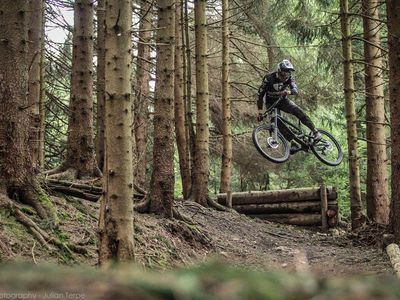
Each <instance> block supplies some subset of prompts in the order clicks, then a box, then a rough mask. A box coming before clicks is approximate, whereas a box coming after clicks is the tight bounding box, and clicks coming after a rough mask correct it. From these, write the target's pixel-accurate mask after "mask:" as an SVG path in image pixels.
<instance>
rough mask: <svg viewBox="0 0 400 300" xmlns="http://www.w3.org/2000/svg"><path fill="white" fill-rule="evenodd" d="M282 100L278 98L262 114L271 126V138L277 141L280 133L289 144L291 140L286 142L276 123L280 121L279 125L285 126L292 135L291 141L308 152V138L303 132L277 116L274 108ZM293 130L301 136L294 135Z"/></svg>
mask: <svg viewBox="0 0 400 300" xmlns="http://www.w3.org/2000/svg"><path fill="white" fill-rule="evenodd" d="M281 99H282V98H279V99H278V100H277V101H276V102H275V103H274V104H272V105H271V107H270V108H268V109H267V110H266V112H265V113H264V117H265V118H267V119H268V120H270V121H269V123H270V124H271V125H272V126H273V130H274V132H273V138H274V139H275V140H278V131H280V132H281V133H282V135H283V137H284V138H285V139H286V140H287V141H288V142H291V140H288V139H287V137H286V136H285V135H284V133H283V132H282V131H281V130H280V129H279V125H278V122H279V121H281V124H282V125H283V126H285V127H286V128H285V129H287V130H288V131H290V133H291V134H292V135H293V139H294V140H295V141H296V142H297V143H298V144H300V145H301V149H302V150H304V151H308V150H309V149H310V144H309V142H308V141H309V140H310V137H309V136H308V135H306V134H305V133H304V132H303V130H302V129H301V128H300V127H299V126H296V125H295V124H293V123H292V122H290V121H288V120H286V119H284V118H283V117H282V116H281V115H280V114H279V109H278V108H277V107H276V106H277V105H278V103H279V102H280V101H281ZM292 128H293V129H295V130H296V131H297V132H299V133H301V134H296V133H295V132H293V130H292Z"/></svg>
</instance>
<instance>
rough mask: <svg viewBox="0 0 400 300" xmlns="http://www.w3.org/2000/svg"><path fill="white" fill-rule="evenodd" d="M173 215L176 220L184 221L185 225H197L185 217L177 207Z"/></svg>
mask: <svg viewBox="0 0 400 300" xmlns="http://www.w3.org/2000/svg"><path fill="white" fill-rule="evenodd" d="M172 215H173V218H174V219H177V220H180V221H183V222H185V223H188V224H190V225H195V223H194V222H193V220H192V219H191V218H189V217H187V216H185V215H184V214H182V213H180V212H179V210H178V209H177V208H176V207H173V208H172Z"/></svg>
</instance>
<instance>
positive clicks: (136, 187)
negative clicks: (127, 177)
mask: <svg viewBox="0 0 400 300" xmlns="http://www.w3.org/2000/svg"><path fill="white" fill-rule="evenodd" d="M134 188H135V190H136V191H137V192H138V193H139V194H143V195H147V191H146V190H145V189H144V188H142V187H140V186H138V185H137V184H134Z"/></svg>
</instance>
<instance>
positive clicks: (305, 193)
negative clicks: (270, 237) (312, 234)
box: [217, 184, 339, 230]
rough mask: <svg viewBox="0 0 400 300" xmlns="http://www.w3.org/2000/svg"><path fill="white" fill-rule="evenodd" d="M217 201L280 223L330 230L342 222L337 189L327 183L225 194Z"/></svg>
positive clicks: (247, 213) (246, 213) (243, 212)
mask: <svg viewBox="0 0 400 300" xmlns="http://www.w3.org/2000/svg"><path fill="white" fill-rule="evenodd" d="M228 198H231V203H228V201H227V199H228ZM217 201H218V203H219V204H222V205H225V206H229V204H231V205H232V208H233V209H235V210H236V211H237V212H239V213H242V214H245V215H248V216H252V217H257V218H261V219H265V220H269V221H273V222H278V223H285V224H292V225H302V226H321V228H322V229H323V230H327V229H328V228H329V227H335V226H336V225H337V224H338V221H339V205H338V201H337V192H336V189H335V188H334V187H326V186H325V185H324V184H322V185H321V186H320V187H313V188H300V189H287V190H274V191H249V192H237V193H231V195H227V194H226V193H221V194H218V195H217Z"/></svg>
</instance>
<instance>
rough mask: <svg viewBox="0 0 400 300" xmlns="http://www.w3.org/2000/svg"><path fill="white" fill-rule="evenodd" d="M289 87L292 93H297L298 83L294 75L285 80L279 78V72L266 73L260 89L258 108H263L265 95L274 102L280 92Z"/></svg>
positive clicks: (269, 100) (268, 100)
mask: <svg viewBox="0 0 400 300" xmlns="http://www.w3.org/2000/svg"><path fill="white" fill-rule="evenodd" d="M288 87H289V88H290V92H291V94H292V95H297V93H298V89H297V84H296V81H295V80H294V78H293V76H290V77H289V78H288V80H286V81H285V82H283V81H282V80H280V79H279V77H278V74H277V72H273V73H271V74H267V75H265V76H264V78H263V81H262V84H261V86H260V88H259V89H258V100H257V107H258V109H262V108H263V105H264V96H265V99H266V101H267V102H274V101H276V100H277V99H278V98H279V96H280V93H281V92H282V91H284V90H285V89H286V88H288Z"/></svg>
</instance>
